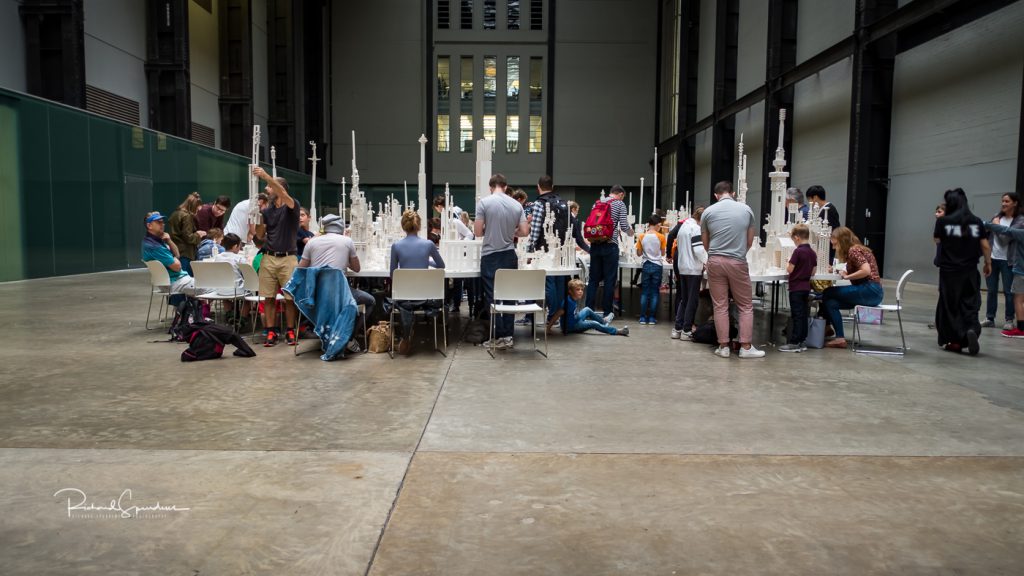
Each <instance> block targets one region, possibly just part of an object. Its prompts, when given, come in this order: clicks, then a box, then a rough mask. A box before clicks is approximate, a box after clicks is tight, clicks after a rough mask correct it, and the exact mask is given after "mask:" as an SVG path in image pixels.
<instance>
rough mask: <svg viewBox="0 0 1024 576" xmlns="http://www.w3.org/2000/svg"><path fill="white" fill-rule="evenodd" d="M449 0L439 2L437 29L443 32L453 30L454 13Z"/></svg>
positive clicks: (439, 0) (438, 0)
mask: <svg viewBox="0 0 1024 576" xmlns="http://www.w3.org/2000/svg"><path fill="white" fill-rule="evenodd" d="M451 10H452V9H451V4H449V0H437V27H438V28H439V29H441V30H447V29H449V28H451V21H452V13H451Z"/></svg>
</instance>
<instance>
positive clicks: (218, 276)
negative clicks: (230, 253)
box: [192, 262, 245, 308]
mask: <svg viewBox="0 0 1024 576" xmlns="http://www.w3.org/2000/svg"><path fill="white" fill-rule="evenodd" d="M192 274H193V275H194V277H195V287H196V298H198V299H200V300H209V301H211V302H218V301H219V302H222V303H223V302H224V301H226V300H230V301H232V302H236V303H237V302H238V300H241V299H242V298H243V297H244V295H245V293H244V292H242V291H241V290H240V289H239V288H238V284H237V283H236V282H235V268H234V266H232V265H231V263H230V262H192ZM204 290H207V291H208V292H204ZM218 291H219V292H223V293H219V292H218ZM228 291H230V292H231V294H225V293H226V292H228ZM222 308H223V306H222Z"/></svg>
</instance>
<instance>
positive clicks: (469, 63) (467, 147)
mask: <svg viewBox="0 0 1024 576" xmlns="http://www.w3.org/2000/svg"><path fill="white" fill-rule="evenodd" d="M459 72H460V80H459V83H460V85H461V87H462V90H461V92H462V97H461V99H460V102H459V114H460V115H459V150H460V151H462V152H472V151H473V57H472V56H463V57H462V58H461V65H460V70H459Z"/></svg>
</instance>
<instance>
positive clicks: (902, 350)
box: [896, 308, 907, 354]
mask: <svg viewBox="0 0 1024 576" xmlns="http://www.w3.org/2000/svg"><path fill="white" fill-rule="evenodd" d="M896 320H898V321H899V323H900V340H901V341H902V342H903V348H901V349H900V351H901V352H903V353H904V354H906V352H907V338H906V337H905V336H904V335H903V315H902V314H900V309H899V308H897V309H896Z"/></svg>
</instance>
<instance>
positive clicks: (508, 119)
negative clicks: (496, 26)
mask: <svg viewBox="0 0 1024 576" xmlns="http://www.w3.org/2000/svg"><path fill="white" fill-rule="evenodd" d="M505 71H506V73H507V75H508V81H507V82H506V87H505V151H506V152H508V153H509V154H515V153H516V152H519V56H509V57H507V58H506V59H505Z"/></svg>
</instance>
